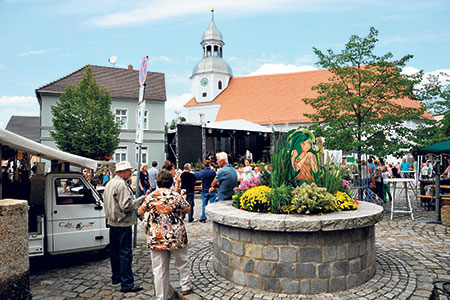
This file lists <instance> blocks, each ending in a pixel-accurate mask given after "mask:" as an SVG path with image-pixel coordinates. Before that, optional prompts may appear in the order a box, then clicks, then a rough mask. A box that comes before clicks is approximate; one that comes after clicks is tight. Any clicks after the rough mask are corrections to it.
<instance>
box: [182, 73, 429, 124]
mask: <svg viewBox="0 0 450 300" xmlns="http://www.w3.org/2000/svg"><path fill="white" fill-rule="evenodd" d="M331 77H332V74H331V72H329V71H328V70H327V69H323V70H314V71H306V72H298V73H286V74H273V75H258V76H245V77H233V78H231V80H230V83H229V85H228V88H227V89H225V90H224V91H223V92H222V93H221V94H220V95H219V96H217V97H216V99H214V101H212V102H209V103H197V101H196V100H195V98H192V99H191V100H189V101H188V102H187V103H186V104H185V105H184V106H185V107H192V106H201V105H209V104H221V106H220V109H219V112H218V114H217V118H216V120H215V121H216V122H219V121H227V120H234V119H244V120H247V121H250V122H253V123H257V124H269V123H270V121H272V122H273V123H274V124H283V123H307V122H311V120H310V119H309V118H307V117H305V116H304V115H303V114H304V113H309V114H311V113H314V112H315V110H314V109H313V108H312V107H311V106H310V105H307V104H305V103H304V102H303V101H302V100H301V99H303V98H312V97H316V96H317V92H315V91H312V90H311V88H312V87H313V86H315V85H318V84H319V83H320V82H327V81H328V79H329V78H331ZM395 102H396V103H398V104H401V105H402V106H404V107H416V108H417V107H420V106H421V104H420V103H419V102H418V101H413V100H411V99H397V100H395ZM424 117H426V118H432V116H431V115H430V114H429V113H428V112H426V113H425V115H424Z"/></svg>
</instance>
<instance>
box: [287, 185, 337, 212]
mask: <svg viewBox="0 0 450 300" xmlns="http://www.w3.org/2000/svg"><path fill="white" fill-rule="evenodd" d="M334 201H335V198H334V197H333V195H332V194H330V193H329V192H327V190H326V189H325V188H323V187H318V186H317V185H316V184H314V183H312V184H311V185H309V184H306V183H303V184H302V185H301V186H299V187H297V188H295V189H294V190H293V191H292V201H291V203H292V206H293V207H295V212H296V213H299V214H307V215H309V214H322V213H325V212H327V211H330V210H331V208H332V205H333V203H334ZM285 211H289V209H285Z"/></svg>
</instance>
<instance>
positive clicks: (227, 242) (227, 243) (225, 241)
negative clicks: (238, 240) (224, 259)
mask: <svg viewBox="0 0 450 300" xmlns="http://www.w3.org/2000/svg"><path fill="white" fill-rule="evenodd" d="M222 249H223V250H224V251H226V252H231V242H230V240H228V239H226V238H223V239H222Z"/></svg>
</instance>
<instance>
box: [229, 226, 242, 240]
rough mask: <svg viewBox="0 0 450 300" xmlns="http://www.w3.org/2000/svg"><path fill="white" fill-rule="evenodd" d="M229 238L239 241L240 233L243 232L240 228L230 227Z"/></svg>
mask: <svg viewBox="0 0 450 300" xmlns="http://www.w3.org/2000/svg"><path fill="white" fill-rule="evenodd" d="M229 228H230V229H229V236H230V239H232V240H239V231H241V230H240V229H239V228H236V227H229Z"/></svg>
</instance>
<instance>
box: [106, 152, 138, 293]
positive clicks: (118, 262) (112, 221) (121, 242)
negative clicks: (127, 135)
mask: <svg viewBox="0 0 450 300" xmlns="http://www.w3.org/2000/svg"><path fill="white" fill-rule="evenodd" d="M131 169H132V167H131V164H130V163H129V162H127V161H122V162H119V163H117V164H116V176H114V178H113V179H111V180H110V181H109V182H108V183H107V184H106V187H105V191H104V192H103V198H104V201H105V213H106V218H107V224H108V225H109V242H110V247H111V256H110V259H111V272H112V276H111V279H112V283H113V284H119V283H120V284H121V289H120V291H121V292H123V293H128V292H138V291H141V290H142V287H140V286H136V285H134V277H133V271H132V269H131V264H132V262H133V250H132V247H131V238H132V229H131V226H132V225H134V224H136V209H137V208H138V207H139V206H140V205H141V204H142V201H143V200H144V198H145V195H143V196H141V197H139V198H138V199H135V198H134V195H133V191H132V190H131V187H130V186H129V185H128V183H127V179H128V178H130V176H131Z"/></svg>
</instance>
